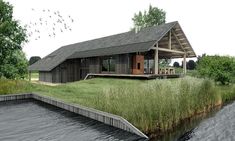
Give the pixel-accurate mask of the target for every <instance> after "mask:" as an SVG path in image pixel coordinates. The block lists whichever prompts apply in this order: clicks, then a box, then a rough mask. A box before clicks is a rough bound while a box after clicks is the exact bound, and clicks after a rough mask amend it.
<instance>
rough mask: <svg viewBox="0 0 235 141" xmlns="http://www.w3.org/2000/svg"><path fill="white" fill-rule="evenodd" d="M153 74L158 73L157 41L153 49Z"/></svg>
mask: <svg viewBox="0 0 235 141" xmlns="http://www.w3.org/2000/svg"><path fill="white" fill-rule="evenodd" d="M154 74H158V43H157V45H156V49H155V50H154Z"/></svg>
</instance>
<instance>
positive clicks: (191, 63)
mask: <svg viewBox="0 0 235 141" xmlns="http://www.w3.org/2000/svg"><path fill="white" fill-rule="evenodd" d="M195 68H196V63H195V62H194V61H193V60H189V61H188V62H187V69H189V70H194V69H195Z"/></svg>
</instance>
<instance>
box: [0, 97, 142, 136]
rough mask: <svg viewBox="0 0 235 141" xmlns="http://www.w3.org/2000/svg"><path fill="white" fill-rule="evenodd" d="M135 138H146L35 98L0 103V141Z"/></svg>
mask: <svg viewBox="0 0 235 141" xmlns="http://www.w3.org/2000/svg"><path fill="white" fill-rule="evenodd" d="M136 140H137V141H142V140H144V139H143V138H140V137H139V136H137V135H134V134H131V133H129V132H126V131H124V130H120V129H117V128H114V127H111V126H108V125H105V124H103V123H101V122H97V121H95V120H91V119H88V118H85V117H83V116H79V115H77V114H74V113H71V112H68V111H66V110H62V109H60V108H57V107H54V106H51V105H48V104H45V103H42V102H39V101H36V100H20V101H7V102H0V141H136Z"/></svg>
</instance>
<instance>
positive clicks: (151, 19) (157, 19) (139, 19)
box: [132, 5, 166, 28]
mask: <svg viewBox="0 0 235 141" xmlns="http://www.w3.org/2000/svg"><path fill="white" fill-rule="evenodd" d="M132 20H133V22H134V28H139V27H140V28H142V27H150V26H155V25H160V24H163V23H165V22H166V12H165V11H163V10H162V9H159V8H157V7H152V6H151V5H150V6H149V10H148V11H144V12H143V13H142V12H141V11H139V13H138V14H136V13H135V15H134V17H133V18H132Z"/></svg>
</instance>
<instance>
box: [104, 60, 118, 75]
mask: <svg viewBox="0 0 235 141" xmlns="http://www.w3.org/2000/svg"><path fill="white" fill-rule="evenodd" d="M101 65H102V72H104V73H115V68H116V67H115V65H116V63H115V57H114V56H107V57H103V59H102V64H101Z"/></svg>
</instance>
